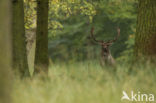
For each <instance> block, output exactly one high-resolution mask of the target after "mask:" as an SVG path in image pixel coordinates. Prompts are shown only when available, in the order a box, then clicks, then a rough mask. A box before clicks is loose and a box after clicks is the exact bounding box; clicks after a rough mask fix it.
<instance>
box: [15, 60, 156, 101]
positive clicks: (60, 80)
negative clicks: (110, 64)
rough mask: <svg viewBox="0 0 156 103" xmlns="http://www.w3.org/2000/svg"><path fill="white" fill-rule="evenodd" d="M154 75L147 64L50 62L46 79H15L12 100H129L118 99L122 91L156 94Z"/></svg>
mask: <svg viewBox="0 0 156 103" xmlns="http://www.w3.org/2000/svg"><path fill="white" fill-rule="evenodd" d="M155 74H156V70H155V66H154V65H153V66H152V65H150V67H149V65H148V64H144V65H137V66H133V67H132V66H130V65H129V64H122V65H119V66H117V68H116V69H115V70H114V69H112V68H101V67H100V65H99V64H98V63H97V62H85V63H82V62H81V63H71V64H52V65H51V67H50V68H49V77H47V78H43V77H35V78H33V79H31V80H30V79H27V80H19V79H17V80H15V84H14V87H13V94H12V96H13V103H131V102H129V101H127V100H124V101H121V97H122V91H123V90H124V91H126V92H127V93H128V94H130V92H131V91H134V92H135V93H137V92H138V91H139V92H141V93H146V94H150V93H152V94H156V75H155ZM133 103H135V102H133ZM139 103H145V102H139ZM147 103H151V102H147ZM153 103H154V102H153Z"/></svg>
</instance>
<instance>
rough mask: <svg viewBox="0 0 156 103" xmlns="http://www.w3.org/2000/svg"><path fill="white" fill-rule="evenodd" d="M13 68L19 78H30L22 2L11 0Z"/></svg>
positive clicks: (20, 0)
mask: <svg viewBox="0 0 156 103" xmlns="http://www.w3.org/2000/svg"><path fill="white" fill-rule="evenodd" d="M12 2H13V28H12V32H13V41H12V42H13V67H14V69H16V72H19V73H20V76H21V77H25V76H30V74H29V69H28V61H27V54H26V37H25V27H24V6H23V0H13V1H12Z"/></svg>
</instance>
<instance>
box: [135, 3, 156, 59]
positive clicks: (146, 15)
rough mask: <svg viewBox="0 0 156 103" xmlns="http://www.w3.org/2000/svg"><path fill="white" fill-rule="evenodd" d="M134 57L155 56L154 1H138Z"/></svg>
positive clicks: (155, 6) (155, 23) (155, 19)
mask: <svg viewBox="0 0 156 103" xmlns="http://www.w3.org/2000/svg"><path fill="white" fill-rule="evenodd" d="M137 19H138V20H137V33H136V39H135V53H136V56H138V57H142V56H148V57H151V56H156V0H139V6H138V18H137Z"/></svg>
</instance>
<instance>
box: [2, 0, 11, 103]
mask: <svg viewBox="0 0 156 103" xmlns="http://www.w3.org/2000/svg"><path fill="white" fill-rule="evenodd" d="M10 7H11V2H10V0H0V13H1V14H0V103H11V100H10V99H11V98H10V93H11V92H10V91H11V90H10V89H11V80H10V79H11V78H10V77H11V75H10V74H11V73H10V72H11V60H12V58H11V12H10V10H11V8H10Z"/></svg>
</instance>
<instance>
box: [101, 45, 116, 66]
mask: <svg viewBox="0 0 156 103" xmlns="http://www.w3.org/2000/svg"><path fill="white" fill-rule="evenodd" d="M100 62H101V65H102V66H104V65H115V60H114V58H113V57H112V55H111V52H110V50H109V49H106V48H104V47H103V46H102V47H101V60H100Z"/></svg>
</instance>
